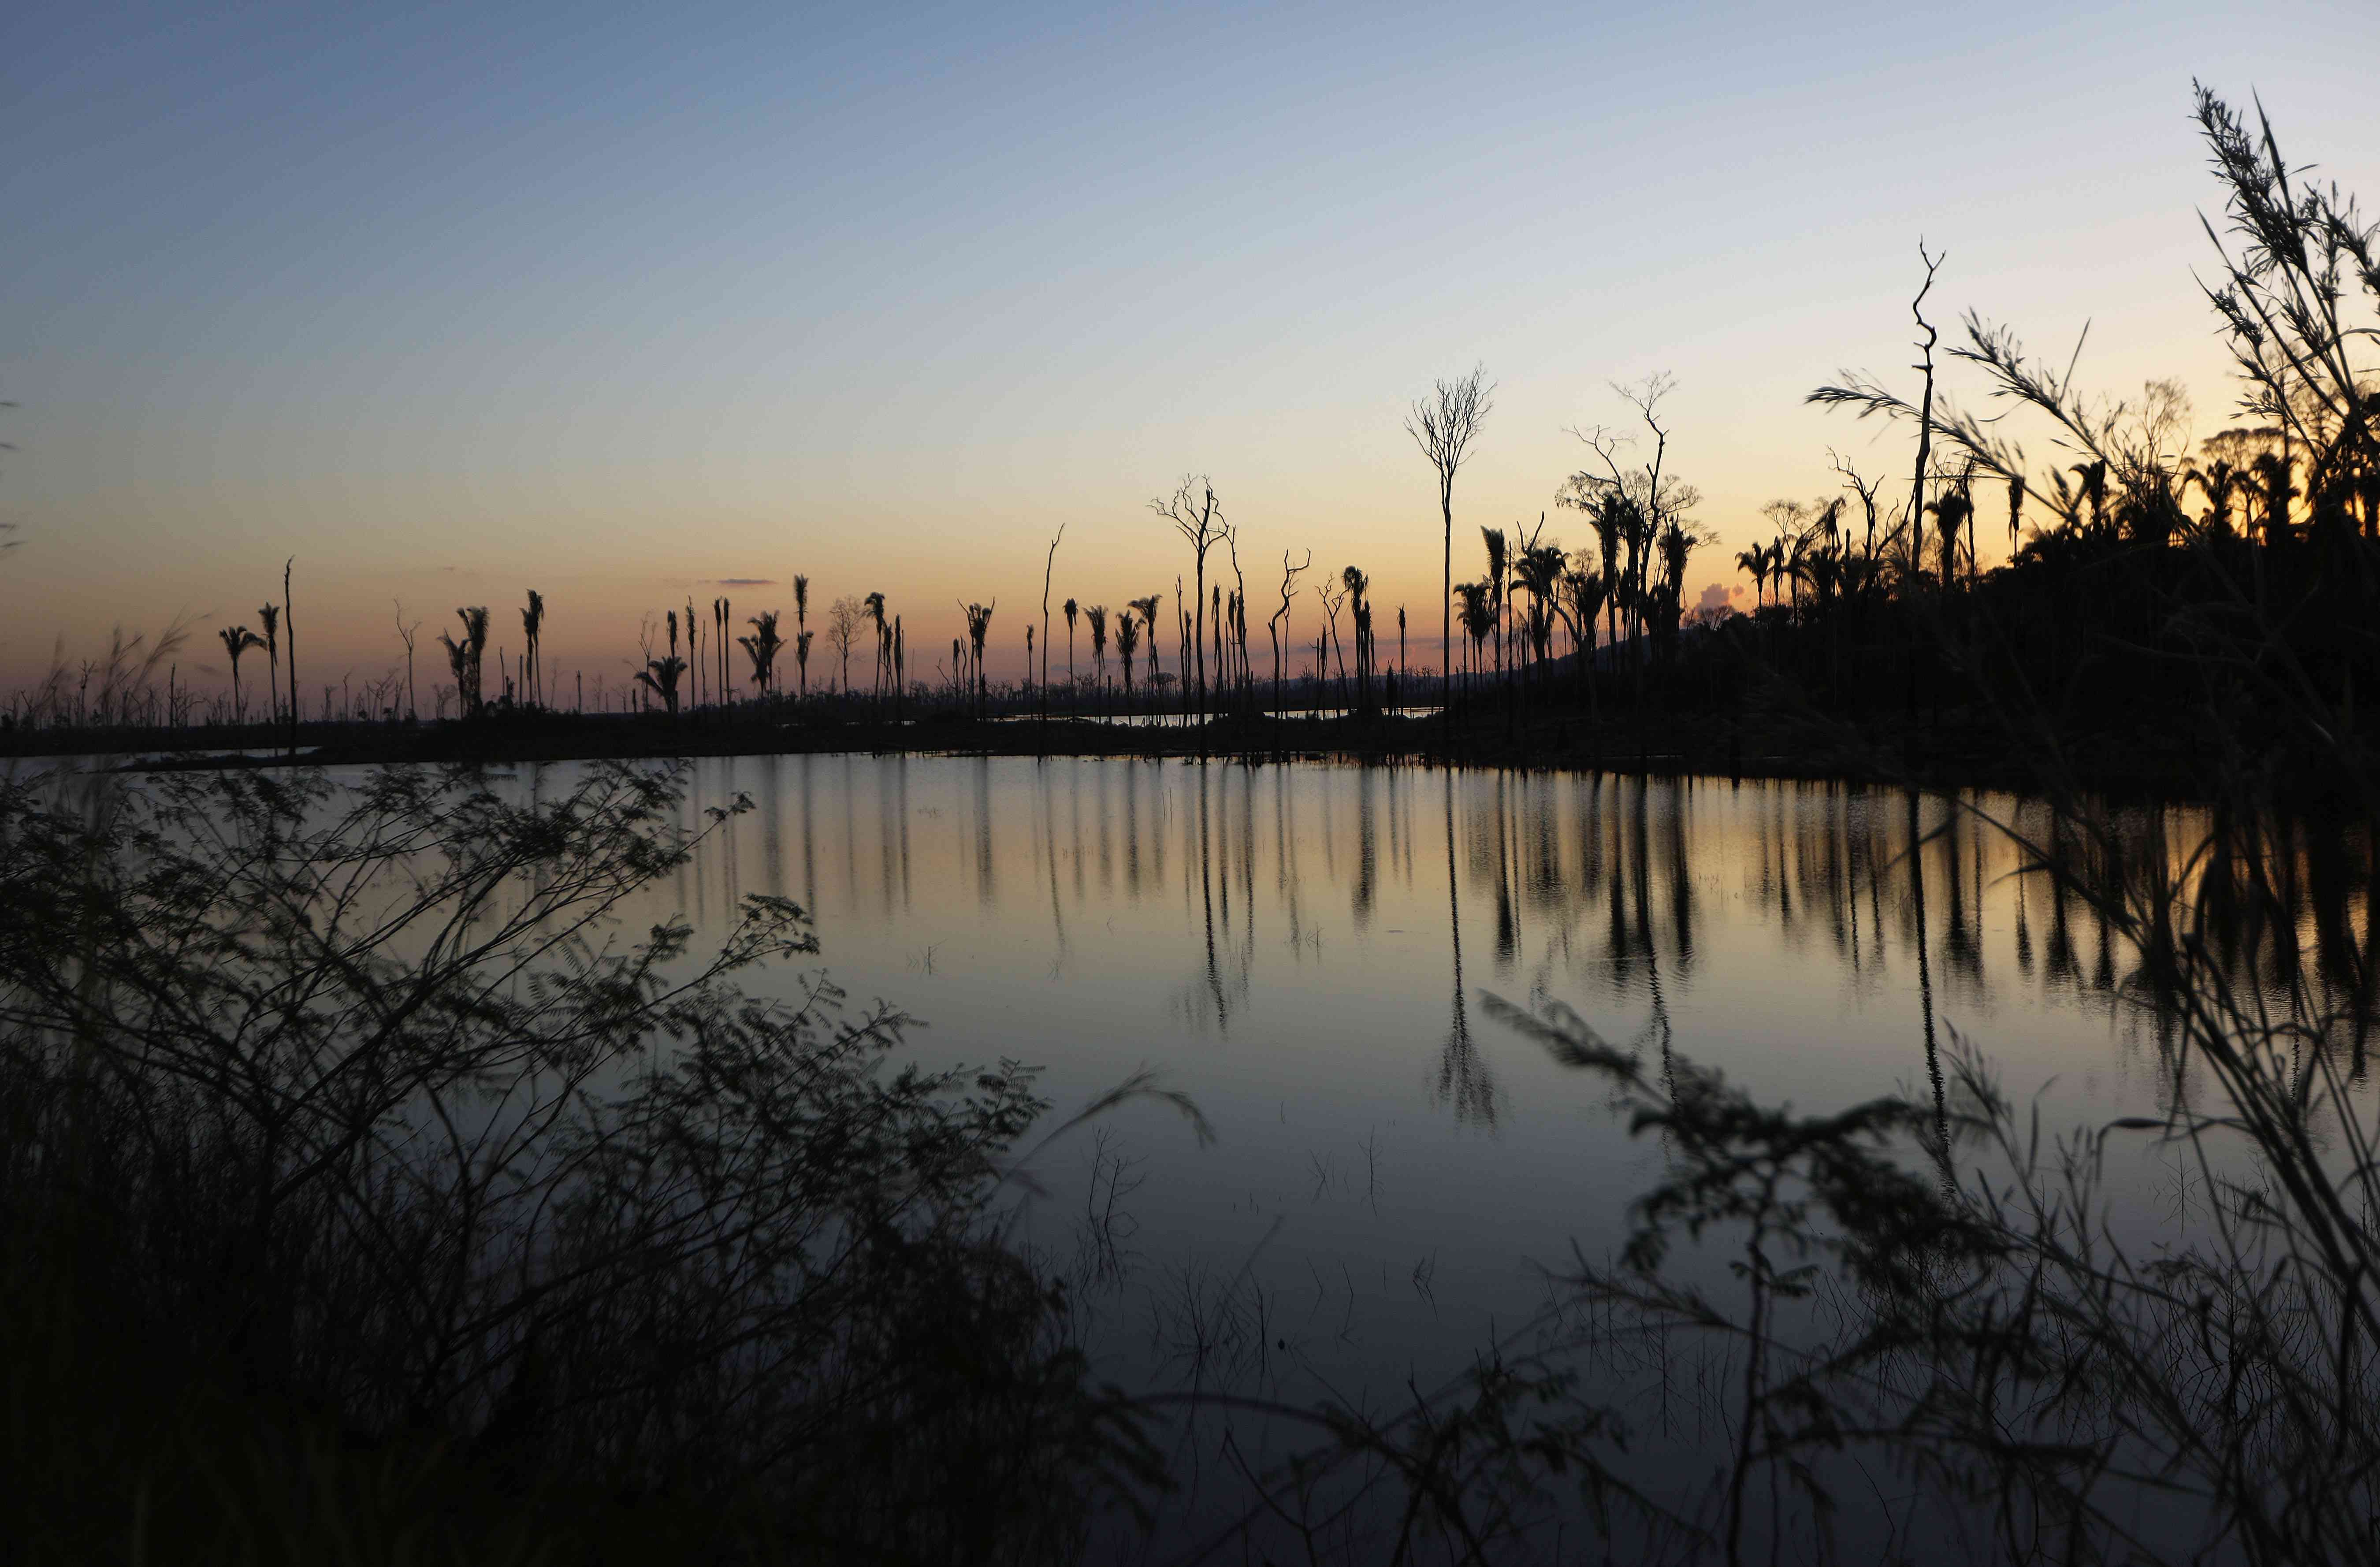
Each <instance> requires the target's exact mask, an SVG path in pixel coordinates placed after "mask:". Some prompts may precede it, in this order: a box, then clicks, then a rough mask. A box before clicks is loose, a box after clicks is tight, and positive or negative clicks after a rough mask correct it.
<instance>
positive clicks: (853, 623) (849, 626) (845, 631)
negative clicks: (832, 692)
mask: <svg viewBox="0 0 2380 1567" xmlns="http://www.w3.org/2000/svg"><path fill="white" fill-rule="evenodd" d="M867 624H868V608H867V606H866V605H864V604H862V603H861V602H860V601H858V600H857V599H855V598H853V597H852V596H851V595H850V594H848V593H846V594H844V596H843V597H842V598H840V599H837V600H836V601H834V602H832V603H831V604H829V605H828V606H827V607H826V641H827V646H828V647H830V648H832V649H833V650H834V651H835V657H836V658H837V659H838V660H839V661H841V665H842V669H843V678H842V683H841V686H842V691H843V693H844V695H845V696H848V695H850V694H851V644H852V643H853V642H854V641H856V640H857V639H858V637H859V628H860V627H861V626H865V625H867Z"/></svg>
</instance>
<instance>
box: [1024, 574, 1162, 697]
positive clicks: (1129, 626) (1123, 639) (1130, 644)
mask: <svg viewBox="0 0 2380 1567" xmlns="http://www.w3.org/2000/svg"><path fill="white" fill-rule="evenodd" d="M1139 607H1140V601H1138V600H1136V599H1135V601H1133V602H1132V603H1131V604H1130V605H1129V606H1127V607H1126V608H1125V609H1124V610H1123V613H1119V614H1118V615H1117V616H1116V657H1117V658H1118V659H1119V660H1121V661H1122V662H1123V705H1124V706H1125V707H1127V708H1129V707H1131V706H1132V659H1133V655H1134V654H1135V653H1137V652H1138V651H1140V622H1139V621H1138V620H1136V619H1135V618H1134V617H1133V613H1132V612H1133V611H1134V610H1135V609H1138V608H1139ZM1031 629H1032V628H1031V627H1029V626H1028V627H1026V630H1027V632H1028V633H1029V632H1030V630H1031Z"/></svg>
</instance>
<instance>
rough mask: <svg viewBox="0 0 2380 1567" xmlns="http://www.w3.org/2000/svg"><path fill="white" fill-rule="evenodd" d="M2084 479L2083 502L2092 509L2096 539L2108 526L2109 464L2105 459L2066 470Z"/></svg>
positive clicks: (2093, 529)
mask: <svg viewBox="0 0 2380 1567" xmlns="http://www.w3.org/2000/svg"><path fill="white" fill-rule="evenodd" d="M2066 471H2067V472H2069V473H2074V474H2080V475H2082V478H2083V503H2084V504H2087V505H2089V506H2090V508H2091V532H2092V534H2093V535H2094V536H2096V535H2097V534H2098V532H2099V531H2100V529H2101V528H2103V527H2105V526H2106V522H2107V459H2106V458H2104V457H2101V458H2098V459H2096V460H2095V461H2092V462H2087V463H2076V464H2075V465H2074V466H2073V467H2072V468H2068V469H2067V470H2066Z"/></svg>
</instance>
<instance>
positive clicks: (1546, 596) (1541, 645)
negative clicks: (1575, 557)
mask: <svg viewBox="0 0 2380 1567" xmlns="http://www.w3.org/2000/svg"><path fill="white" fill-rule="evenodd" d="M1569 564H1570V556H1569V555H1568V554H1567V553H1565V552H1564V551H1563V549H1562V547H1561V545H1560V544H1559V543H1552V544H1531V545H1529V546H1528V547H1527V548H1525V549H1524V550H1523V551H1522V552H1521V558H1520V559H1519V560H1517V561H1515V562H1513V563H1512V578H1513V580H1514V581H1516V582H1518V583H1519V584H1520V585H1521V587H1522V588H1524V589H1526V590H1527V592H1528V595H1529V645H1530V650H1531V652H1532V653H1533V654H1534V655H1535V656H1536V657H1537V658H1539V659H1542V658H1544V657H1545V656H1546V651H1547V649H1546V641H1547V638H1549V637H1551V636H1552V635H1553V615H1554V613H1555V611H1556V609H1557V607H1558V604H1557V600H1558V599H1559V596H1560V592H1561V578H1562V568H1563V567H1564V566H1566V565H1569Z"/></svg>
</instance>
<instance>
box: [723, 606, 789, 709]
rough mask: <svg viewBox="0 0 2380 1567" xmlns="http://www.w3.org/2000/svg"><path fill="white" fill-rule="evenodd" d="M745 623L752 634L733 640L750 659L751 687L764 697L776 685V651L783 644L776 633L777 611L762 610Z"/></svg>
mask: <svg viewBox="0 0 2380 1567" xmlns="http://www.w3.org/2000/svg"><path fill="white" fill-rule="evenodd" d="M745 624H746V625H747V626H750V627H752V635H751V636H749V637H738V638H736V639H735V640H736V641H737V643H738V644H740V645H741V646H742V648H743V649H744V652H745V655H746V656H747V658H749V659H750V660H751V661H752V686H753V688H754V689H755V690H757V691H759V694H760V695H761V696H763V697H765V696H767V695H769V694H770V692H771V690H772V689H773V688H774V686H775V685H776V678H777V651H778V650H779V649H781V648H783V646H784V645H785V641H784V638H782V637H780V636H778V635H777V612H776V611H775V610H763V611H761V612H760V613H759V614H756V615H754V616H753V617H752V618H751V619H749V620H747V621H746V622H745Z"/></svg>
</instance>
